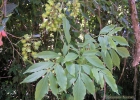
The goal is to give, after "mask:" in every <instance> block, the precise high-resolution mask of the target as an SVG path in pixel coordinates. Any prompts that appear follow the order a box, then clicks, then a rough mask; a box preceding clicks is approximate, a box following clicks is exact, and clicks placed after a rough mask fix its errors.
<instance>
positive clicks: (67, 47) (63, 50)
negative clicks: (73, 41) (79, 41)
mask: <svg viewBox="0 0 140 100" xmlns="http://www.w3.org/2000/svg"><path fill="white" fill-rule="evenodd" d="M68 50H69V46H67V45H66V43H64V45H63V49H62V52H63V55H64V56H65V55H66V54H67V53H68Z"/></svg>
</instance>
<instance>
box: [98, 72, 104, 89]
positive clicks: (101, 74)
mask: <svg viewBox="0 0 140 100" xmlns="http://www.w3.org/2000/svg"><path fill="white" fill-rule="evenodd" d="M98 75H99V84H100V86H101V88H103V87H104V76H103V73H101V72H99V74H98Z"/></svg>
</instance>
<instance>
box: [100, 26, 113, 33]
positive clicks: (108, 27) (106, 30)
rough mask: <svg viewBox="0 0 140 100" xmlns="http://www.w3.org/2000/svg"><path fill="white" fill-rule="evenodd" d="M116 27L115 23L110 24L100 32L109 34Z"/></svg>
mask: <svg viewBox="0 0 140 100" xmlns="http://www.w3.org/2000/svg"><path fill="white" fill-rule="evenodd" d="M114 28H115V25H108V26H105V27H104V28H103V29H101V31H100V33H99V34H107V33H109V32H110V31H111V30H113V29H114Z"/></svg>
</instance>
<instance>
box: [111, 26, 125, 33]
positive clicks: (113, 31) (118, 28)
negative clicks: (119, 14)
mask: <svg viewBox="0 0 140 100" xmlns="http://www.w3.org/2000/svg"><path fill="white" fill-rule="evenodd" d="M122 28H123V27H115V28H114V29H113V30H112V31H110V32H109V33H108V34H115V33H117V32H118V31H121V30H122Z"/></svg>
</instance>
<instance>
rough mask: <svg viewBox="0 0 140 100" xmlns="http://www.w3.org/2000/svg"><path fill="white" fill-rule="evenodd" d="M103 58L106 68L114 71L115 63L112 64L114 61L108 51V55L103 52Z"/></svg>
mask: <svg viewBox="0 0 140 100" xmlns="http://www.w3.org/2000/svg"><path fill="white" fill-rule="evenodd" d="M101 54H102V58H103V61H104V63H105V64H106V66H107V67H108V68H109V69H110V70H112V68H113V63H112V59H111V57H110V54H109V53H108V51H107V52H106V55H105V54H104V53H103V52H102V53H101Z"/></svg>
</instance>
